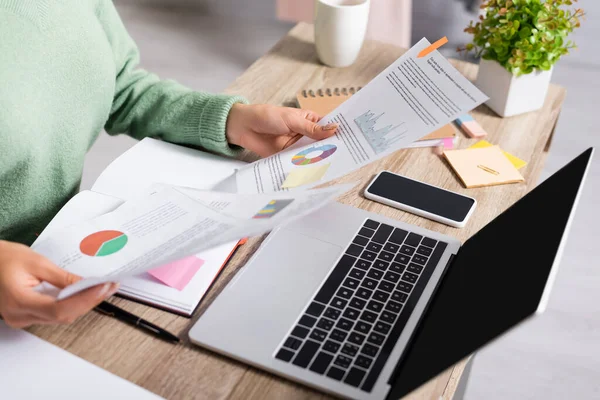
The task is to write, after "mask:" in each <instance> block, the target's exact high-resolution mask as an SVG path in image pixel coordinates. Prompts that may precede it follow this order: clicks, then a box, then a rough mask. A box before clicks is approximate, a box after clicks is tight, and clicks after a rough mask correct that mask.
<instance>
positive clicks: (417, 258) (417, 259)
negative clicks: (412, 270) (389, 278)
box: [411, 254, 427, 265]
mask: <svg viewBox="0 0 600 400" xmlns="http://www.w3.org/2000/svg"><path fill="white" fill-rule="evenodd" d="M411 261H412V262H416V263H417V264H421V265H425V264H426V263H427V257H425V256H423V255H421V254H415V255H414V257H413V258H412V260H411Z"/></svg>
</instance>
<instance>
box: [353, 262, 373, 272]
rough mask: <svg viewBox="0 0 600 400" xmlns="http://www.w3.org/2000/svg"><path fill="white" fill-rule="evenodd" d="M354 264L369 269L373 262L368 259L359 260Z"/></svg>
mask: <svg viewBox="0 0 600 400" xmlns="http://www.w3.org/2000/svg"><path fill="white" fill-rule="evenodd" d="M354 266H355V267H356V268H360V269H364V270H367V269H369V267H370V266H371V263H370V262H368V261H366V260H358V261H357V262H356V265H354Z"/></svg>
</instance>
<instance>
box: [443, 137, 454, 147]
mask: <svg viewBox="0 0 600 400" xmlns="http://www.w3.org/2000/svg"><path fill="white" fill-rule="evenodd" d="M442 143H443V144H444V149H451V148H453V147H454V141H453V140H452V138H445V139H442Z"/></svg>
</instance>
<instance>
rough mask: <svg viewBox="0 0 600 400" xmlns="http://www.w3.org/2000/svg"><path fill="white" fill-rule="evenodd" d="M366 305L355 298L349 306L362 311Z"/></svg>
mask: <svg viewBox="0 0 600 400" xmlns="http://www.w3.org/2000/svg"><path fill="white" fill-rule="evenodd" d="M366 304H367V302H366V301H365V300H363V299H359V298H357V297H355V298H353V299H352V300H350V304H349V306H350V307H354V308H357V309H359V310H362V309H363V308H365V305H366Z"/></svg>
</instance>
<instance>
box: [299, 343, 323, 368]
mask: <svg viewBox="0 0 600 400" xmlns="http://www.w3.org/2000/svg"><path fill="white" fill-rule="evenodd" d="M320 346H321V345H320V344H319V343H317V342H313V341H312V340H307V341H306V342H304V346H302V347H301V348H300V351H299V352H298V354H297V355H296V358H294V361H292V364H294V365H297V366H299V367H302V368H306V367H308V364H310V362H311V360H312V359H313V357H314V355H315V353H316V352H317V350H319V347H320Z"/></svg>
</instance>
